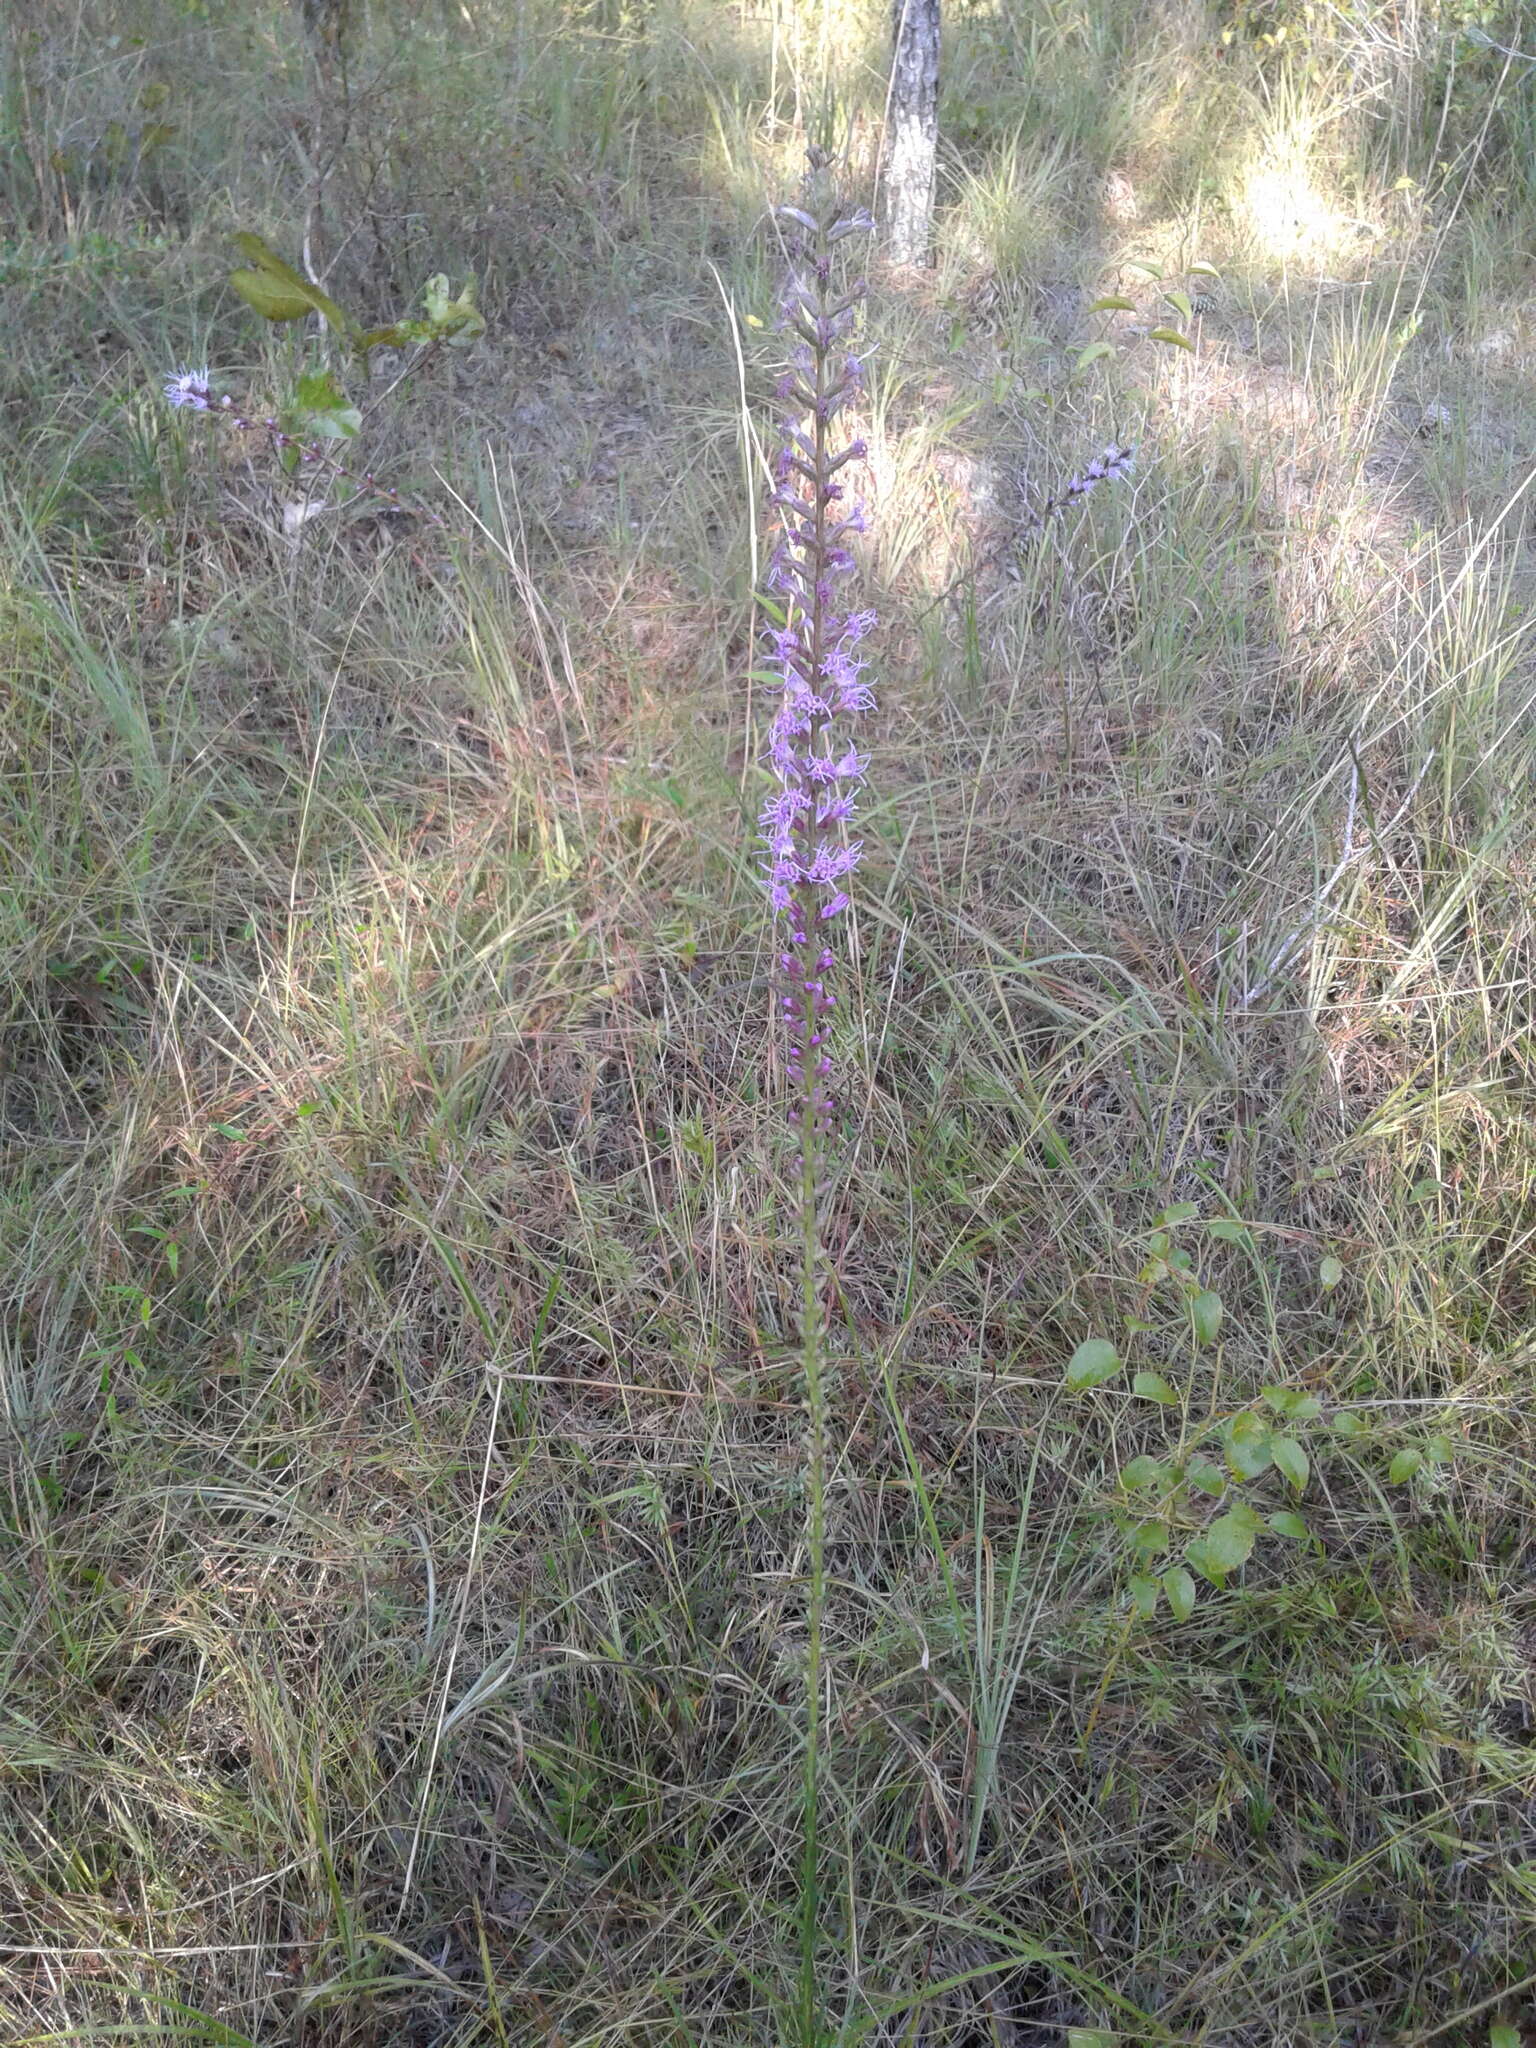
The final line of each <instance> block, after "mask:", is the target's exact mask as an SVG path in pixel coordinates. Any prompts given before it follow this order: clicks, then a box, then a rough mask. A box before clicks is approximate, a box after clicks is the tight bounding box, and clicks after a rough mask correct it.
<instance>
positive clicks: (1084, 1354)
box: [1067, 1337, 1120, 1387]
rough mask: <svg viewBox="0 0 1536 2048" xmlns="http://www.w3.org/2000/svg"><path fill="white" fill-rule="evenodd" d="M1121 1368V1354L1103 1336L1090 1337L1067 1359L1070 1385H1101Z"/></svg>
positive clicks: (1068, 1383)
mask: <svg viewBox="0 0 1536 2048" xmlns="http://www.w3.org/2000/svg"><path fill="white" fill-rule="evenodd" d="M1119 1370H1120V1354H1119V1352H1118V1351H1117V1350H1116V1349H1115V1347H1114V1345H1113V1344H1111V1343H1108V1342H1107V1341H1106V1340H1105V1339H1104V1338H1103V1337H1089V1338H1086V1339H1085V1340H1084V1342H1083V1343H1081V1344H1079V1345H1078V1347H1077V1349H1076V1350H1075V1351H1074V1352H1073V1354H1072V1356H1071V1358H1070V1359H1068V1361H1067V1385H1068V1386H1069V1387H1101V1386H1102V1385H1103V1384H1104V1382H1105V1381H1106V1380H1112V1379H1113V1378H1114V1377H1115V1375H1116V1374H1117V1373H1118V1372H1119Z"/></svg>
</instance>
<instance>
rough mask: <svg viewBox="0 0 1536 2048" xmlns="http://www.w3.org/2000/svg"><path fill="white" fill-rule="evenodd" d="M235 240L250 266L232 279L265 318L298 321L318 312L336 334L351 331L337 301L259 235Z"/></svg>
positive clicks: (250, 303)
mask: <svg viewBox="0 0 1536 2048" xmlns="http://www.w3.org/2000/svg"><path fill="white" fill-rule="evenodd" d="M233 239H234V244H235V247H236V248H237V249H238V250H239V251H240V254H241V255H242V256H243V257H244V258H245V260H246V262H247V264H249V266H250V268H249V269H246V270H234V271H231V272H230V277H229V281H230V283H231V284H232V285H233V286H234V288H235V290H236V291H237V292H238V293H239V294H240V296H241V298H242V299H244V300H245V302H246V304H247V305H248V306H250V307H251V308H252V309H253V310H254V311H255V312H258V313H260V314H261V316H262V318H263V319H264V320H297V319H300V318H301V317H302V316H303V315H304V314H305V313H318V314H319V315H320V316H321V318H322V319H323V320H324V321H325V322H326V324H327V325H328V326H330V327H331V328H333V329H334V330H335V332H336V333H337V334H347V333H349V332H350V331H351V328H352V323H351V321H350V320H349V319H348V318H347V316H346V314H345V313H344V312H343V311H342V310H341V308H340V306H338V305H337V303H336V301H335V300H334V299H333V298H331V297H330V296H329V295H328V294H327V293H325V292H323V291H321V289H320V287H319V285H317V284H311V283H310V281H309V279H308V278H307V277H301V276H300V275H299V273H298V271H296V270H295V269H294V267H293V265H292V264H291V263H285V262H284V261H283V259H282V257H281V256H279V255H278V253H277V251H276V250H275V249H270V248H268V246H267V244H266V243H265V242H264V241H263V240H262V238H261V236H260V235H252V234H245V233H241V234H238V235H236V236H235V237H234V238H233Z"/></svg>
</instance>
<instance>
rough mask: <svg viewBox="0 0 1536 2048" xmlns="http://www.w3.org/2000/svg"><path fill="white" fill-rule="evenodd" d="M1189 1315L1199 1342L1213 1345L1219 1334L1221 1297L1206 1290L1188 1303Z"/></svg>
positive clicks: (1208, 1289)
mask: <svg viewBox="0 0 1536 2048" xmlns="http://www.w3.org/2000/svg"><path fill="white" fill-rule="evenodd" d="M1189 1313H1190V1318H1191V1320H1192V1321H1193V1323H1194V1326H1195V1335H1196V1336H1197V1337H1198V1338H1199V1340H1200V1342H1201V1343H1202V1344H1214V1343H1215V1342H1216V1339H1217V1337H1218V1336H1219V1335H1220V1333H1221V1296H1220V1295H1219V1294H1215V1293H1213V1292H1212V1291H1211V1289H1210V1288H1206V1290H1205V1291H1204V1293H1202V1294H1197V1295H1196V1296H1195V1297H1194V1299H1193V1300H1192V1301H1191V1302H1190V1304H1189Z"/></svg>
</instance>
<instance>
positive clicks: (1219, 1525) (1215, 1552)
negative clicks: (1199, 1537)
mask: <svg viewBox="0 0 1536 2048" xmlns="http://www.w3.org/2000/svg"><path fill="white" fill-rule="evenodd" d="M1257 1520H1258V1517H1257V1516H1256V1515H1254V1513H1253V1511H1252V1509H1251V1508H1250V1509H1249V1511H1248V1513H1247V1514H1244V1513H1243V1512H1242V1511H1241V1509H1239V1508H1229V1509H1228V1511H1227V1512H1226V1514H1224V1515H1218V1516H1217V1517H1216V1519H1215V1521H1214V1522H1212V1524H1211V1525H1210V1527H1209V1528H1208V1529H1207V1530H1206V1531H1205V1536H1204V1542H1205V1554H1206V1556H1207V1557H1208V1558H1209V1559H1210V1560H1211V1562H1212V1563H1213V1564H1215V1565H1216V1567H1217V1568H1218V1570H1220V1571H1224V1572H1235V1571H1236V1570H1237V1568H1238V1566H1239V1565H1243V1564H1246V1563H1247V1562H1248V1559H1249V1557H1250V1556H1251V1555H1252V1552H1253V1542H1254V1537H1255V1536H1256V1535H1257V1533H1258V1531H1257V1529H1255V1527H1254V1523H1255V1522H1256V1521H1257Z"/></svg>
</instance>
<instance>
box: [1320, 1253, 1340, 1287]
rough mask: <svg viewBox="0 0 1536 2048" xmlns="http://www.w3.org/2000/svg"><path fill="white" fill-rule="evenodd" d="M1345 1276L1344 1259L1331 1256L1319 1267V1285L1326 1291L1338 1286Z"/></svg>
mask: <svg viewBox="0 0 1536 2048" xmlns="http://www.w3.org/2000/svg"><path fill="white" fill-rule="evenodd" d="M1343 1278H1344V1261H1343V1260H1342V1259H1335V1258H1333V1257H1331V1256H1330V1257H1329V1258H1326V1259H1324V1260H1323V1262H1322V1264H1321V1265H1320V1266H1319V1267H1318V1269H1317V1280H1318V1285H1319V1286H1320V1287H1321V1288H1322V1289H1323V1291H1324V1292H1325V1293H1327V1292H1329V1291H1331V1290H1332V1289H1333V1288H1335V1287H1337V1286H1338V1284H1339V1282H1340V1281H1341V1280H1342V1279H1343Z"/></svg>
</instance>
